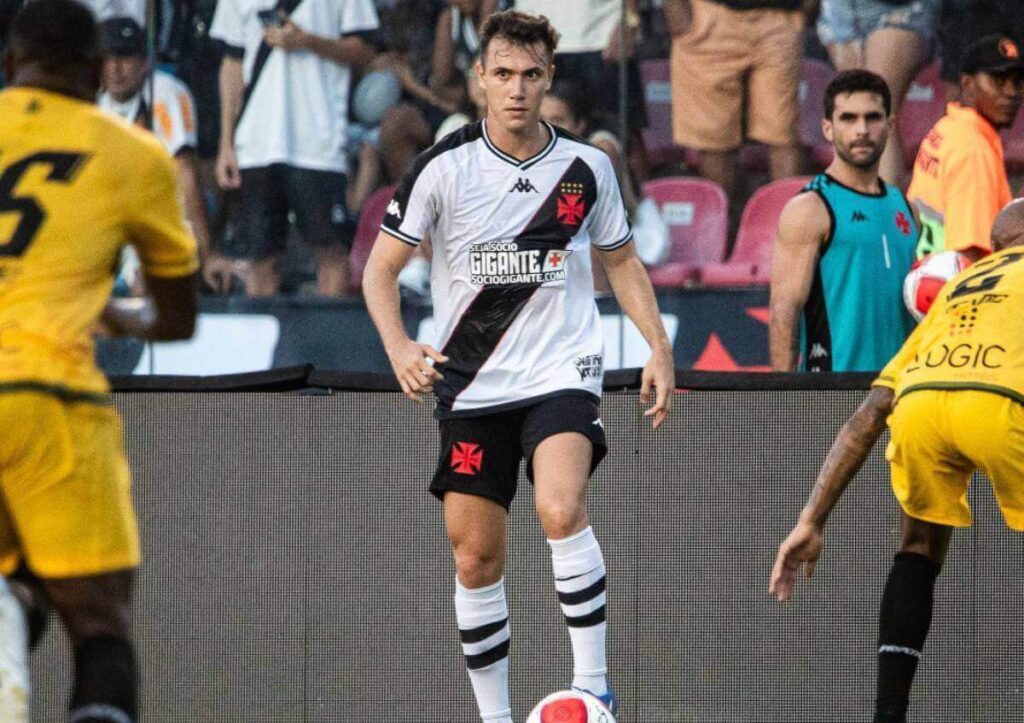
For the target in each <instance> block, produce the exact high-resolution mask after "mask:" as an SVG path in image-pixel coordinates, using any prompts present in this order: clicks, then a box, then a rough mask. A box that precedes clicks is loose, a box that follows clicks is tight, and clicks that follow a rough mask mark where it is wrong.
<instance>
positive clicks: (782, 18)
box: [747, 10, 803, 146]
mask: <svg viewBox="0 0 1024 723" xmlns="http://www.w3.org/2000/svg"><path fill="white" fill-rule="evenodd" d="M755 28H756V33H757V36H758V41H757V45H756V48H757V50H756V55H755V58H754V61H753V64H752V66H751V69H750V76H749V79H748V81H747V86H748V87H747V93H748V98H749V99H748V103H747V126H748V133H747V135H748V136H749V137H750V138H751V139H753V140H756V141H760V142H761V143H766V144H768V145H771V146H790V145H795V144H796V143H798V142H799V137H798V127H799V113H800V107H799V103H798V98H797V91H798V88H799V85H800V57H801V54H802V52H803V44H802V37H803V35H802V33H803V18H802V16H801V14H800V13H799V12H796V11H792V12H785V11H781V10H780V11H777V12H772V13H763V14H762V15H761V17H760V20H759V21H758V23H757V24H756V26H755Z"/></svg>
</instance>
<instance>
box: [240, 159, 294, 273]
mask: <svg viewBox="0 0 1024 723" xmlns="http://www.w3.org/2000/svg"><path fill="white" fill-rule="evenodd" d="M241 175H242V187H241V188H240V189H238V191H237V192H236V196H235V199H234V203H233V205H232V228H233V234H234V236H235V238H234V240H233V242H232V247H233V248H236V249H237V250H238V254H239V255H241V256H244V257H245V258H249V259H255V260H261V259H266V258H270V257H273V256H279V255H280V254H282V253H284V249H285V244H286V242H287V238H288V203H287V199H286V196H285V176H284V173H283V166H281V165H279V164H274V165H270V166H261V167H258V168H243V169H242V170H241Z"/></svg>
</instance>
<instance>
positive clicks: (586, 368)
mask: <svg viewBox="0 0 1024 723" xmlns="http://www.w3.org/2000/svg"><path fill="white" fill-rule="evenodd" d="M573 366H575V367H576V371H577V372H579V375H580V381H583V380H584V379H597V378H598V377H600V376H601V369H602V368H603V366H604V363H603V359H602V358H601V355H600V354H589V355H587V356H578V357H576V361H574V362H573Z"/></svg>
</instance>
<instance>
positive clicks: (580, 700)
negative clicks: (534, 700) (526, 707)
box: [526, 690, 615, 723]
mask: <svg viewBox="0 0 1024 723" xmlns="http://www.w3.org/2000/svg"><path fill="white" fill-rule="evenodd" d="M526 723H615V716H613V715H612V713H611V711H610V710H608V709H607V708H606V707H605V705H604V703H602V702H601V701H599V700H598V699H597V698H595V697H594V696H592V695H590V693H584V692H583V691H581V690H560V691H558V692H557V693H552V694H551V695H549V696H548V697H547V698H545V699H544V700H542V701H541V702H540V703H538V704H537V705H536V706H535V707H534V709H533V710H532V711H530V717H529V718H527V719H526Z"/></svg>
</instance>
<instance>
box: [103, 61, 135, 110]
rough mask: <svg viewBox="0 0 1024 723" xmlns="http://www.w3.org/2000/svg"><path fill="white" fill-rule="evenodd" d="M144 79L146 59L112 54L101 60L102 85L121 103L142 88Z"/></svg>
mask: <svg viewBox="0 0 1024 723" xmlns="http://www.w3.org/2000/svg"><path fill="white" fill-rule="evenodd" d="M145 80H146V59H145V57H142V58H130V57H122V56H117V55H112V56H110V57H108V58H106V59H104V61H103V87H104V89H105V90H106V91H107V92H108V93H110V95H111V96H113V98H114V100H116V101H117V102H119V103H123V102H125V101H126V100H128V99H130V98H131V97H132V96H134V95H135V94H136V93H138V92H139V91H140V90H141V89H142V84H143V82H145Z"/></svg>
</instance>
